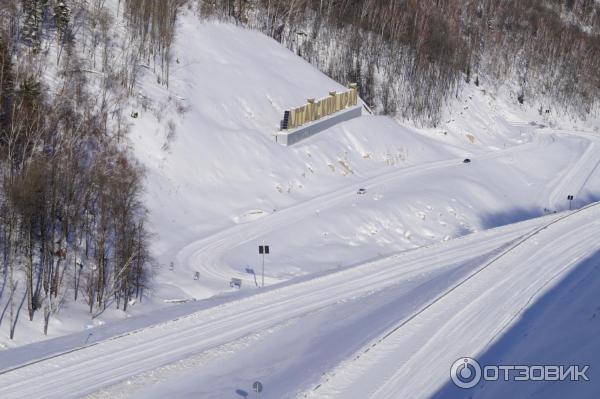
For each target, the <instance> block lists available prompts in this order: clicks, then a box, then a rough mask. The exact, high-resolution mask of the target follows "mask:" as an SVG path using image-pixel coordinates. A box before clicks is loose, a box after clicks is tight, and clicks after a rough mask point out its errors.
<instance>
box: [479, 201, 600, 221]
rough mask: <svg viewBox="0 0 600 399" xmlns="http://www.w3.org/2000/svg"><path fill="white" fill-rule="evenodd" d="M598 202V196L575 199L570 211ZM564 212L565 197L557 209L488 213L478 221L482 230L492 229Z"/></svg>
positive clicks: (515, 209) (567, 208) (514, 209)
mask: <svg viewBox="0 0 600 399" xmlns="http://www.w3.org/2000/svg"><path fill="white" fill-rule="evenodd" d="M598 201H600V195H597V194H588V195H585V196H582V197H576V198H575V200H573V203H572V204H571V205H572V209H573V210H576V209H580V208H583V207H584V206H586V205H589V204H592V203H594V202H598ZM566 210H569V201H567V200H566V197H565V201H564V204H562V205H560V206H558V207H557V209H544V208H520V207H517V208H512V209H509V210H506V211H502V212H495V213H490V214H488V215H484V216H482V217H481V218H480V221H481V225H482V228H483V229H492V228H495V227H500V226H506V225H508V224H512V223H518V222H523V221H525V220H529V219H533V218H537V217H540V216H544V215H548V214H552V213H556V212H562V211H566Z"/></svg>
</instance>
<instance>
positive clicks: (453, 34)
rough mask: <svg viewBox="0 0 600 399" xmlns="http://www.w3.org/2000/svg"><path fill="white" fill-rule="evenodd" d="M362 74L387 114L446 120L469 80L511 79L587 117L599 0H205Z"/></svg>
mask: <svg viewBox="0 0 600 399" xmlns="http://www.w3.org/2000/svg"><path fill="white" fill-rule="evenodd" d="M198 7H199V9H200V11H201V13H202V14H203V15H205V16H209V17H210V16H215V15H216V16H219V17H226V18H230V19H235V20H236V21H238V22H239V23H243V24H246V25H248V26H251V27H253V28H257V29H260V30H262V31H263V32H265V33H266V34H268V35H270V36H272V37H273V38H275V39H276V40H278V41H280V42H281V43H283V44H284V45H285V46H287V47H288V48H290V49H292V50H293V51H295V52H296V53H297V54H298V55H300V56H302V57H304V58H305V59H306V60H308V61H309V62H311V63H312V64H313V65H315V66H317V67H318V68H319V69H320V70H321V71H323V72H325V73H327V74H328V75H329V76H330V77H332V78H334V79H336V80H338V81H340V82H347V81H352V82H356V83H359V87H360V90H361V92H360V94H361V97H362V98H363V99H364V100H365V101H366V102H367V103H368V104H370V105H371V106H372V107H373V108H375V109H376V110H377V112H379V113H384V114H391V115H395V116H397V117H399V118H402V119H405V120H413V121H417V122H420V123H423V124H426V125H436V124H437V123H438V122H439V121H440V117H441V114H442V111H443V109H444V107H445V106H446V105H447V104H448V103H449V102H450V101H452V98H453V97H454V96H455V94H456V93H457V91H459V90H460V88H461V87H462V85H464V84H468V83H472V84H475V85H479V82H480V80H482V79H483V80H485V82H486V84H491V85H500V84H503V83H505V82H510V83H511V84H512V86H513V87H511V89H512V91H514V100H515V101H519V102H520V103H526V104H528V105H532V106H534V107H535V108H536V109H539V112H540V113H542V112H546V110H548V111H552V112H557V113H559V112H560V113H568V114H570V115H573V116H575V117H577V118H586V117H587V116H588V115H589V114H590V113H597V112H598V100H599V98H600V3H599V2H597V1H594V0H531V1H522V0H481V1H480V0H402V1H398V0H292V1H287V0H285V1H282V0H198Z"/></svg>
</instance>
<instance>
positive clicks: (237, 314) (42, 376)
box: [0, 206, 600, 398]
mask: <svg viewBox="0 0 600 399" xmlns="http://www.w3.org/2000/svg"><path fill="white" fill-rule="evenodd" d="M599 215H600V207H598V206H591V207H589V208H587V209H585V210H582V211H580V212H577V213H574V214H559V215H552V216H549V217H546V218H541V219H535V220H531V221H527V222H523V223H519V224H516V225H511V226H505V227H502V228H498V229H492V230H489V231H485V232H481V233H478V234H473V235H470V236H467V237H464V238H462V239H457V240H453V241H451V242H448V243H443V244H439V245H435V246H432V247H429V248H421V249H418V250H414V251H409V252H406V253H404V254H402V255H397V256H393V257H391V258H388V259H383V260H380V261H376V262H372V263H368V264H365V265H361V266H358V267H354V268H350V269H346V270H342V271H339V272H336V273H331V274H328V275H325V276H321V277H317V278H314V279H311V280H307V281H304V282H300V283H297V284H292V285H289V286H287V287H282V288H277V289H273V290H270V291H268V292H264V293H260V294H257V295H254V296H251V297H247V298H243V299H239V300H234V301H232V302H229V303H225V304H222V305H219V306H217V307H214V308H210V309H206V310H203V311H200V312H197V313H195V314H192V315H190V316H188V317H184V318H181V319H178V320H175V321H172V322H168V323H163V324H159V325H156V326H153V327H151V328H146V329H143V330H141V331H138V332H137V333H136V334H131V335H126V336H122V337H120V338H118V339H113V340H110V341H105V342H101V343H99V344H97V345H95V346H92V347H89V348H83V349H81V350H78V351H74V352H71V353H68V354H65V355H63V356H57V357H54V358H52V359H49V360H46V361H41V362H37V363H35V364H32V365H30V366H27V367H24V368H20V369H17V370H14V371H11V372H8V373H5V374H2V375H0V386H1V387H2V397H3V398H29V397H38V398H45V397H48V398H50V397H80V396H82V395H85V394H89V393H93V392H95V391H98V390H100V389H102V388H105V387H107V386H110V385H113V384H117V383H119V382H121V381H123V380H125V379H128V378H130V377H132V376H135V375H138V374H140V373H143V372H148V371H151V370H156V369H158V368H159V367H161V366H165V365H168V364H172V363H174V362H177V361H179V360H182V359H186V358H189V357H192V356H194V355H198V354H201V353H203V352H206V351H208V350H215V348H217V349H218V348H219V347H220V346H222V345H224V344H228V343H232V342H236V341H238V340H241V339H243V338H244V337H247V336H249V335H252V334H256V333H257V332H260V331H265V330H268V329H273V328H276V327H277V326H279V325H282V324H285V323H286V322H289V321H290V320H293V319H302V318H303V317H305V316H308V315H310V314H311V313H313V312H317V311H319V310H321V309H324V308H329V307H332V306H333V307H335V306H337V305H339V304H343V303H344V302H345V301H349V300H352V301H354V300H356V299H357V298H368V297H370V296H372V295H374V293H376V292H379V291H382V290H385V289H386V288H389V287H397V289H398V293H401V292H402V289H401V288H402V285H403V284H410V285H411V286H412V285H413V284H414V282H415V280H418V281H421V282H426V281H428V280H430V279H431V278H432V277H433V276H435V275H436V274H438V273H441V272H442V271H450V270H449V268H455V269H456V270H459V269H460V271H459V272H457V273H455V274H453V275H452V276H448V278H446V279H444V280H443V282H442V283H441V284H436V285H434V286H432V287H430V290H429V291H428V292H426V293H425V295H420V296H419V297H418V300H416V301H413V302H412V303H411V304H410V306H409V308H410V309H409V310H410V311H409V312H407V314H406V316H405V319H406V320H410V322H409V323H406V324H405V325H404V326H403V327H402V331H403V333H401V334H391V335H389V337H388V338H387V339H385V340H383V341H381V342H380V343H379V344H378V345H377V346H376V347H375V348H373V349H372V350H371V351H369V355H368V356H367V355H362V356H361V357H360V358H359V359H358V360H356V361H349V362H348V363H342V366H340V367H341V369H340V370H342V372H336V373H335V377H334V379H330V377H327V378H326V381H324V386H323V387H321V388H320V389H319V390H318V392H319V393H318V397H322V396H323V395H325V394H327V395H331V396H337V395H338V394H339V393H341V392H345V390H346V389H347V390H348V392H349V393H352V392H358V391H357V386H355V384H354V382H356V381H359V380H360V377H361V376H364V375H366V373H369V367H368V366H369V365H375V366H376V367H375V368H376V370H373V373H372V375H370V376H369V377H368V378H366V380H368V381H372V383H369V384H367V383H366V382H365V383H364V384H363V383H361V384H359V386H360V387H362V389H363V390H361V391H360V392H364V393H366V394H370V393H373V390H374V389H375V387H380V388H381V389H382V390H380V391H378V392H379V393H378V395H379V394H384V393H385V392H396V390H397V389H399V387H400V385H402V381H403V378H405V375H406V372H407V370H409V369H412V368H411V367H413V366H414V365H415V364H416V362H422V363H419V364H423V365H424V366H423V367H421V366H419V367H420V370H423V372H424V373H427V375H430V376H431V375H435V377H436V381H437V383H438V384H442V383H444V382H445V381H446V379H447V378H446V377H447V376H446V375H445V374H444V373H446V372H447V368H448V367H447V364H446V363H445V362H444V361H442V360H444V359H445V357H449V358H450V357H457V355H458V356H460V355H465V354H469V353H473V351H474V350H477V348H480V347H481V348H483V346H485V345H486V344H487V343H488V342H490V340H491V339H492V338H493V337H494V335H495V334H498V333H500V331H501V329H502V328H504V327H505V326H506V325H507V323H508V322H510V320H511V319H512V318H513V317H514V315H515V314H518V312H519V311H521V310H522V308H523V307H524V306H525V305H526V304H527V303H528V301H531V298H532V296H533V295H535V294H536V293H537V292H538V291H539V290H540V289H542V288H543V287H544V286H546V285H547V284H548V283H549V282H550V281H552V280H553V279H555V278H557V276H559V275H560V273H563V272H565V271H566V270H568V268H569V266H572V265H573V264H575V263H576V260H577V259H579V258H580V257H582V256H585V255H586V254H587V253H590V252H591V251H594V250H596V249H597V241H596V240H595V239H594V237H597V236H598V234H599V233H600V222H598V221H597V218H598V216H599ZM574 233H575V234H574ZM567 249H569V250H567ZM499 256H501V258H500V259H499ZM465 265H466V266H465ZM470 276H471V277H470ZM463 281H465V282H464V283H463ZM457 284H458V286H457ZM507 290H510V292H511V295H510V296H506V295H505V294H506V292H507ZM501 297H506V299H507V301H505V302H504V303H503V304H502V306H498V303H499V298H501ZM475 298H478V299H477V300H475ZM357 312H359V310H357ZM475 322H477V323H483V324H481V326H482V327H483V326H484V325H485V327H486V328H473V327H475V324H474V323H475ZM426 323H429V324H431V328H426V329H424V328H423V326H424V324H426ZM486 323H487V324H486ZM460 326H462V327H460ZM375 327H376V328H374V329H373V331H371V336H370V337H367V339H369V338H372V339H373V340H375V341H374V342H377V341H376V339H377V337H378V336H379V335H381V334H383V333H385V331H383V330H378V329H377V327H378V326H375ZM379 327H389V325H388V326H379ZM459 327H460V328H459ZM442 330H443V331H444V333H443V334H441V333H439V334H438V333H437V332H438V331H442ZM454 330H456V333H458V332H459V331H460V332H461V334H469V331H470V332H471V334H473V335H474V336H473V339H469V340H466V341H463V342H464V345H468V346H464V347H463V346H460V345H456V346H455V347H454V348H453V350H452V351H447V353H446V354H444V357H443V358H440V356H439V355H435V356H433V357H432V358H431V359H429V360H428V356H432V353H433V352H430V351H429V350H428V349H427V348H431V350H433V351H436V350H439V345H443V344H444V343H447V341H444V337H450V336H452V337H453V336H454V335H449V334H454V332H453V331H454ZM339 334H340V335H339V337H340V339H343V336H344V332H343V331H339ZM436 337H437V340H436V339H435V338H436ZM411 339H414V340H416V341H419V342H416V341H415V342H414V344H415V345H413V343H411V342H404V341H403V340H411ZM398 340H399V341H398ZM474 340H476V341H475V342H474ZM421 341H422V342H421ZM273 342H277V341H276V340H274V341H273ZM452 342H454V341H452ZM364 343H365V337H362V338H361V340H360V342H348V345H349V346H350V347H355V349H356V350H357V352H359V349H360V345H363V344H364ZM417 344H418V345H417ZM421 344H422V345H421ZM477 344H479V346H478V345H477ZM387 346H389V348H387ZM380 348H381V350H380ZM386 348H387V349H386ZM416 348H422V349H420V350H416ZM426 349H427V350H426ZM230 350H231V349H230ZM398 350H400V351H408V352H407V353H402V354H401V355H400V356H397V355H396V354H395V352H396V351H398ZM412 350H416V353H412V352H411V351H412ZM461 350H462V352H467V353H462V352H461ZM387 355H389V357H388V356H387ZM373 356H376V357H375V358H373ZM452 360H454V359H452ZM389 362H394V367H390V366H391V364H390V363H389ZM432 363H434V364H432ZM436 364H437V368H436V367H434V366H435V365H436ZM379 365H381V367H379ZM384 365H385V366H384ZM325 371H327V370H319V369H318V368H317V369H316V370H313V372H312V373H311V374H310V375H307V376H304V377H305V378H304V379H303V381H304V382H309V381H310V380H314V379H315V378H316V377H318V376H319V373H322V372H325ZM390 373H391V375H390ZM369 374H370V373H369ZM372 377H373V378H372ZM375 377H377V378H375ZM412 379H413V380H415V378H414V376H413V378H412ZM416 380H417V381H423V382H424V384H427V383H428V384H430V387H431V386H433V385H431V384H432V382H431V381H432V378H423V379H416ZM360 381H362V380H360ZM426 382H427V383H426ZM382 384H383V385H382ZM417 385H418V386H417ZM411 387H413V385H411ZM295 388H298V387H295ZM421 388H422V387H421V386H420V384H414V388H410V389H411V390H410V392H407V394H408V393H410V394H411V395H412V394H414V393H415V392H417V391H414V390H413V389H421ZM388 389H389V391H387V390H388ZM280 394H290V392H279V393H278V395H280ZM413 396H414V395H413ZM214 397H218V395H217V396H214ZM266 397H277V396H266ZM353 397H368V396H364V395H362V396H361V395H359V396H353ZM376 397H398V396H397V395H393V396H376ZM415 397H416V396H415Z"/></svg>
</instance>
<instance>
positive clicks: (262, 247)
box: [258, 245, 269, 287]
mask: <svg viewBox="0 0 600 399" xmlns="http://www.w3.org/2000/svg"><path fill="white" fill-rule="evenodd" d="M258 253H259V254H260V255H262V286H263V287H264V286H265V255H268V254H269V246H268V245H259V246H258Z"/></svg>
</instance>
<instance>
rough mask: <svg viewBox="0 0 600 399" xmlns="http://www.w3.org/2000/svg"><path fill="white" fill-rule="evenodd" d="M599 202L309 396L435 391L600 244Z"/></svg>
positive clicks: (524, 245) (394, 333)
mask: <svg viewBox="0 0 600 399" xmlns="http://www.w3.org/2000/svg"><path fill="white" fill-rule="evenodd" d="M598 216H600V206H598V205H592V206H591V207H589V208H587V209H584V210H582V211H580V212H576V213H575V214H571V215H569V216H567V217H563V218H561V219H558V220H557V221H555V222H553V223H552V224H550V225H548V226H544V227H543V228H542V229H540V230H538V231H536V232H535V233H534V234H532V235H531V236H530V237H529V238H528V239H526V240H524V241H521V242H520V243H519V244H518V245H516V246H514V247H513V248H512V249H511V250H510V251H508V252H506V253H505V254H504V255H502V256H501V257H499V258H497V259H496V260H495V261H494V262H493V263H491V264H490V265H489V266H488V267H486V268H483V269H480V270H479V271H478V272H477V273H475V274H473V275H472V277H471V278H468V279H466V280H465V281H463V282H461V283H460V284H459V285H457V286H456V288H455V289H453V290H451V291H449V292H446V293H444V294H443V295H442V296H440V297H439V298H437V299H436V300H435V301H434V302H432V303H431V304H430V305H429V306H428V307H427V308H425V309H423V311H420V312H418V313H415V315H414V316H413V317H411V318H409V319H407V320H403V321H402V322H401V323H400V324H399V325H398V326H396V327H395V328H394V329H392V330H391V331H390V332H389V333H387V334H386V335H384V336H383V337H382V338H381V339H379V340H377V341H376V342H374V343H373V345H372V346H369V347H368V349H369V350H368V351H363V353H361V354H360V355H359V356H358V357H357V358H354V359H352V360H349V361H347V362H345V363H344V364H342V365H340V366H339V367H338V368H336V369H335V370H332V371H331V372H330V373H328V375H327V376H326V377H325V378H323V380H322V381H321V382H320V383H319V385H318V387H315V388H314V389H313V390H312V391H308V392H307V396H308V397H319V398H330V397H336V398H337V397H344V398H382V399H384V398H398V397H412V398H420V397H430V396H432V395H434V394H435V393H436V391H437V390H438V389H440V388H441V387H442V385H443V384H445V383H447V382H448V381H449V370H450V367H451V365H452V364H453V363H454V361H456V360H457V359H459V358H462V357H465V356H470V357H476V356H477V355H478V354H481V353H483V352H484V351H485V350H486V349H488V348H489V346H490V345H491V344H492V343H493V342H494V340H495V339H496V338H497V337H499V336H500V335H501V334H503V333H504V332H505V331H506V330H507V328H508V327H509V326H511V324H512V323H513V322H514V321H515V319H516V318H518V317H519V316H520V315H521V314H522V312H524V311H525V309H526V308H527V307H528V306H530V305H531V304H533V303H534V302H535V301H536V300H537V299H538V298H539V297H540V296H541V295H542V293H543V292H544V291H545V290H547V289H548V288H549V287H550V286H552V285H553V284H556V283H557V282H558V281H559V280H560V279H561V278H563V277H564V276H566V275H567V274H568V272H570V271H572V269H573V268H574V267H575V266H577V265H578V263H579V262H581V261H582V260H584V259H586V258H587V257H589V256H591V255H593V254H594V253H595V252H597V251H598V250H599V249H600V244H599V243H598V236H599V234H600V220H599V219H598Z"/></svg>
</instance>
